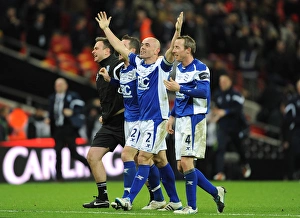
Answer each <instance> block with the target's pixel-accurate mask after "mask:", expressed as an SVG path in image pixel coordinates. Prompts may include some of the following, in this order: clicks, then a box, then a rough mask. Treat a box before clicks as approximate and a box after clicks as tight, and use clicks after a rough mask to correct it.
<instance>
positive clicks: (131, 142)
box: [99, 35, 166, 210]
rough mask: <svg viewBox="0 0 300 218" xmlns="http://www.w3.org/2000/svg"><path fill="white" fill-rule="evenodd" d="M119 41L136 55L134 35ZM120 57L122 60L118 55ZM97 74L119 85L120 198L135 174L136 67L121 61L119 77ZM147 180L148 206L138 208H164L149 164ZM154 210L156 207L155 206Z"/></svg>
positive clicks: (157, 177) (137, 132)
mask: <svg viewBox="0 0 300 218" xmlns="http://www.w3.org/2000/svg"><path fill="white" fill-rule="evenodd" d="M122 42H123V44H124V46H125V47H126V48H128V49H129V50H130V51H131V52H133V53H135V54H137V53H138V52H139V50H140V41H139V40H138V39H137V38H136V37H131V36H128V35H125V36H123V37H122ZM119 58H120V59H123V57H122V56H121V55H119ZM99 74H100V75H102V76H103V77H104V80H105V81H107V82H110V83H111V84H115V85H116V86H119V87H120V88H121V92H122V95H123V101H124V107H125V111H124V118H125V122H124V131H125V139H126V143H125V146H124V149H123V150H122V153H121V158H122V161H123V162H124V174H123V180H124V193H123V197H126V196H127V195H128V194H129V193H130V189H131V185H132V182H133V180H134V177H135V174H136V164H135V159H136V155H137V154H138V150H139V144H140V140H139V139H140V137H139V136H140V130H139V104H138V97H137V77H136V68H135V67H133V66H132V65H130V64H129V62H128V61H124V66H123V67H122V69H121V70H120V79H119V80H117V79H115V78H111V77H110V76H109V74H108V72H107V70H106V69H105V68H103V69H101V70H100V72H99ZM148 180H149V182H148V183H146V184H147V188H148V190H149V193H150V203H149V205H147V206H145V207H143V208H142V209H144V210H147V209H152V208H153V205H156V207H159V208H161V207H164V206H165V205H166V202H165V201H164V197H163V194H162V190H161V186H160V174H159V171H158V168H157V167H156V165H155V164H154V163H153V161H152V163H151V166H150V171H149V177H148ZM111 206H112V207H113V208H115V209H119V208H121V207H119V206H118V204H117V203H116V202H112V203H111ZM156 209H157V208H156Z"/></svg>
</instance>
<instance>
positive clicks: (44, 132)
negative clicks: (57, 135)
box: [27, 105, 51, 139]
mask: <svg viewBox="0 0 300 218" xmlns="http://www.w3.org/2000/svg"><path fill="white" fill-rule="evenodd" d="M46 118H47V111H46V110H45V109H44V108H43V106H42V105H37V106H36V107H35V112H34V114H33V115H31V116H29V118H28V124H27V138H28V139H33V138H46V137H50V136H51V133H50V125H49V123H48V122H47V120H46Z"/></svg>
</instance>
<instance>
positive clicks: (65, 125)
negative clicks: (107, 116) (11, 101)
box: [49, 78, 89, 181]
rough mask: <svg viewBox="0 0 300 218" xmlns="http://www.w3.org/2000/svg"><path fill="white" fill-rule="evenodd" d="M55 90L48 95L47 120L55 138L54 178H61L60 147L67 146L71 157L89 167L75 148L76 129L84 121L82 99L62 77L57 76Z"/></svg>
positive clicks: (60, 179)
mask: <svg viewBox="0 0 300 218" xmlns="http://www.w3.org/2000/svg"><path fill="white" fill-rule="evenodd" d="M54 89H55V92H54V93H53V94H51V95H50V97H49V119H50V120H49V121H50V126H51V136H52V137H53V138H54V140H55V147H54V148H55V152H56V165H55V168H56V179H57V180H58V181H62V180H63V175H62V169H61V167H62V156H61V151H62V149H63V148H64V147H65V146H67V147H68V148H69V150H70V152H71V157H72V158H73V159H76V160H79V161H80V162H81V163H83V164H84V165H85V166H87V167H89V164H88V162H87V160H86V159H85V158H84V157H83V156H81V155H80V154H78V152H77V150H76V138H77V137H78V130H79V128H81V127H82V125H83V123H84V119H85V118H84V115H83V107H84V105H85V103H84V101H82V100H81V98H80V96H79V94H78V93H76V92H73V91H71V90H69V89H68V83H67V81H66V80H65V79H63V78H58V79H56V81H55V85H54Z"/></svg>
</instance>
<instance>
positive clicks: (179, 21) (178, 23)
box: [165, 12, 183, 63]
mask: <svg viewBox="0 0 300 218" xmlns="http://www.w3.org/2000/svg"><path fill="white" fill-rule="evenodd" d="M182 23H183V12H181V13H180V14H179V16H178V18H177V21H176V24H175V32H174V35H173V38H172V41H171V44H170V47H169V49H168V50H167V51H166V53H165V57H166V59H167V61H168V62H170V63H172V62H173V61H174V56H173V54H172V51H173V48H174V43H175V40H176V39H177V38H178V37H179V36H180V33H181V27H182Z"/></svg>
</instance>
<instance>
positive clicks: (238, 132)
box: [212, 75, 251, 180]
mask: <svg viewBox="0 0 300 218" xmlns="http://www.w3.org/2000/svg"><path fill="white" fill-rule="evenodd" d="M219 86H220V90H218V91H217V92H216V93H215V95H214V102H215V106H216V107H215V108H214V109H213V111H212V113H213V117H214V119H215V121H216V122H217V140H218V148H217V152H216V172H217V174H216V175H215V176H214V179H215V180H225V178H226V177H225V172H224V168H225V166H224V165H225V163H224V156H225V152H226V151H227V150H228V146H230V145H234V148H235V150H236V151H237V152H238V154H239V156H240V162H241V164H242V167H241V173H242V175H243V177H244V178H248V177H249V176H250V174H251V169H250V166H249V164H248V162H247V160H246V156H245V151H244V147H243V143H242V142H243V139H244V138H245V137H246V136H247V133H248V131H247V130H248V124H247V122H246V118H245V116H244V113H243V104H244V101H245V99H244V97H243V96H242V95H241V94H240V93H239V92H237V91H236V90H234V89H233V87H232V81H231V78H230V77H229V76H228V75H221V76H220V79H219Z"/></svg>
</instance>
